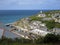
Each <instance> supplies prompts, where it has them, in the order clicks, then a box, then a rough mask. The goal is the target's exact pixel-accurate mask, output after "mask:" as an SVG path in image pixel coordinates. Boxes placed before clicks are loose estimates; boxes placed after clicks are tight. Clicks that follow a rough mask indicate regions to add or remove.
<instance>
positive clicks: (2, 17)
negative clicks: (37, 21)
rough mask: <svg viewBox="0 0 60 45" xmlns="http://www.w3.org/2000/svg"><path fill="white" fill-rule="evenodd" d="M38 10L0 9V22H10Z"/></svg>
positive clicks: (35, 12) (33, 13)
mask: <svg viewBox="0 0 60 45" xmlns="http://www.w3.org/2000/svg"><path fill="white" fill-rule="evenodd" d="M39 12H40V10H0V22H2V23H4V24H7V23H12V22H15V21H17V20H19V19H21V18H25V17H28V16H32V15H35V14H37V13H39Z"/></svg>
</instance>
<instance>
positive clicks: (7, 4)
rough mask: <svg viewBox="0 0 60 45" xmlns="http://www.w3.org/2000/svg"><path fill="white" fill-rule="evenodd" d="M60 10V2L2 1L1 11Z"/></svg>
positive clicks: (47, 0)
mask: <svg viewBox="0 0 60 45" xmlns="http://www.w3.org/2000/svg"><path fill="white" fill-rule="evenodd" d="M42 9H60V0H0V10H42Z"/></svg>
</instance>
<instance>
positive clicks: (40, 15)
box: [38, 14, 46, 17]
mask: <svg viewBox="0 0 60 45" xmlns="http://www.w3.org/2000/svg"><path fill="white" fill-rule="evenodd" d="M38 17H46V15H45V14H38Z"/></svg>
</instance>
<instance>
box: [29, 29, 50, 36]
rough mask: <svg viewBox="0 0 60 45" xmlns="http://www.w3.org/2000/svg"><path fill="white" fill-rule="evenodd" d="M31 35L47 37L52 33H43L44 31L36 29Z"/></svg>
mask: <svg viewBox="0 0 60 45" xmlns="http://www.w3.org/2000/svg"><path fill="white" fill-rule="evenodd" d="M30 33H33V34H37V35H40V36H45V35H46V34H48V33H50V32H47V31H43V30H40V29H34V30H32V31H30Z"/></svg>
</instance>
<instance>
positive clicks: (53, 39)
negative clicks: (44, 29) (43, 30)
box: [43, 34, 59, 43]
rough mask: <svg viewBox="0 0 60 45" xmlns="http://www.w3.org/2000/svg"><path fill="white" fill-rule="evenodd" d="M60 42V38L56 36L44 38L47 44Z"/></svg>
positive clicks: (51, 35)
mask: <svg viewBox="0 0 60 45" xmlns="http://www.w3.org/2000/svg"><path fill="white" fill-rule="evenodd" d="M58 41H59V37H58V36H57V35H55V34H47V35H46V36H45V37H44V40H43V42H45V43H50V42H52V43H53V42H58Z"/></svg>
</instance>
